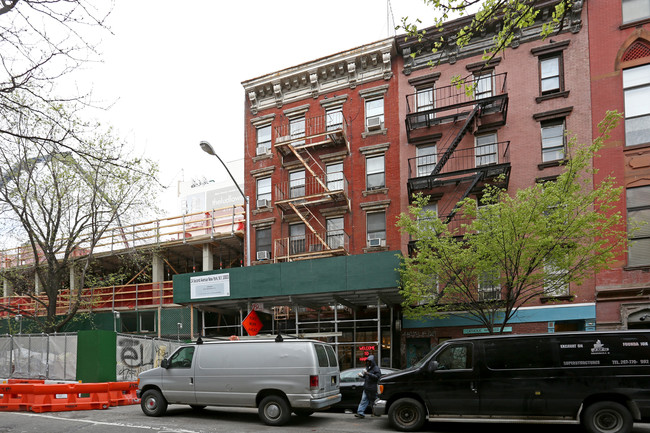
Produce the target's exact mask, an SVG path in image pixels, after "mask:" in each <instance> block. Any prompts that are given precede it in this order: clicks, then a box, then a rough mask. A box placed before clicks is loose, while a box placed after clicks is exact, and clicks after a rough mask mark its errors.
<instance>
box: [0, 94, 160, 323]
mask: <svg viewBox="0 0 650 433" xmlns="http://www.w3.org/2000/svg"><path fill="white" fill-rule="evenodd" d="M23 103H24V104H26V105H29V106H30V107H32V109H31V110H29V111H26V112H24V113H20V114H17V115H15V116H13V117H9V118H6V119H5V120H8V122H7V123H9V124H10V126H11V129H12V130H14V131H19V132H20V136H16V137H15V140H14V143H13V145H12V146H7V147H2V146H0V218H1V220H0V221H1V222H2V225H1V226H0V228H1V229H2V232H3V233H2V234H3V237H4V238H5V239H8V238H11V239H14V240H16V241H17V242H20V244H21V245H22V246H21V247H19V248H18V249H14V250H12V251H14V253H13V254H7V255H6V256H5V260H6V261H5V263H4V265H5V266H4V267H3V270H2V277H3V278H4V279H6V280H8V281H9V282H10V284H12V286H13V287H14V290H15V292H16V294H19V295H24V296H30V297H32V298H33V300H34V302H36V303H37V304H39V305H41V307H42V309H44V310H45V311H46V314H45V315H32V316H31V317H24V318H23V320H25V319H29V320H31V321H33V322H34V324H35V326H37V327H38V329H39V330H41V331H44V332H54V331H59V330H61V329H62V327H63V326H65V324H66V323H68V322H69V321H70V320H71V319H72V318H73V317H74V316H75V314H76V313H77V311H78V309H79V307H80V306H81V305H82V304H83V302H84V299H83V298H82V291H81V290H75V291H70V294H69V295H67V298H65V300H67V301H69V305H70V307H69V309H67V310H66V312H65V313H63V314H62V312H61V311H58V312H57V303H58V302H59V301H60V300H61V299H63V298H62V291H63V290H65V289H67V288H69V282H70V275H71V274H70V272H71V269H74V272H75V273H76V282H77V285H78V287H79V288H81V287H84V282H85V278H86V275H87V273H88V270H89V266H90V265H91V263H92V261H93V259H94V257H95V252H96V249H97V248H98V246H99V245H100V242H101V239H102V237H103V236H104V235H105V234H106V233H108V231H109V230H110V229H113V228H116V227H119V226H123V225H125V224H127V223H131V222H134V221H141V220H142V219H143V216H144V215H146V216H147V217H150V216H151V214H152V213H155V206H154V203H155V197H156V193H157V181H156V178H157V165H156V164H155V163H153V162H152V161H149V160H147V159H142V158H137V157H134V156H133V154H132V153H131V149H129V148H128V147H127V146H126V145H125V144H124V143H123V142H121V141H120V140H119V139H118V138H116V137H114V136H113V135H112V133H111V131H110V130H108V131H103V130H102V128H101V127H100V126H99V125H94V124H88V123H85V122H82V121H81V120H80V119H79V118H78V116H77V115H76V113H75V112H74V107H73V108H72V110H70V107H69V106H67V105H58V106H53V105H51V104H50V103H48V102H45V101H42V100H39V99H38V98H30V99H26V100H24V102H23ZM51 111H56V113H51ZM40 113H45V114H46V115H44V116H41V115H40ZM53 117H55V118H57V119H58V120H57V121H51V119H52V118H53ZM61 119H65V126H64V127H62V126H61ZM65 130H72V131H74V132H75V134H74V136H66V134H65V132H64V131H65ZM42 137H60V139H61V140H63V142H64V144H66V146H60V145H59V140H55V141H50V140H44V139H41V138H42ZM77 138H81V139H77ZM36 279H37V280H38V281H39V282H40V284H41V289H42V293H43V294H44V295H45V298H43V297H42V296H37V294H36V293H35V287H34V281H35V280H36ZM30 280H31V281H30ZM4 308H6V309H8V310H9V312H10V313H12V314H16V313H17V311H14V308H15V307H11V306H5V307H4ZM23 316H24V314H23Z"/></svg>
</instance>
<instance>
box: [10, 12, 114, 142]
mask: <svg viewBox="0 0 650 433" xmlns="http://www.w3.org/2000/svg"><path fill="white" fill-rule="evenodd" d="M111 10H112V2H110V1H100V2H91V1H87V0H0V147H3V148H7V147H10V146H12V145H14V143H15V140H16V139H27V140H32V141H39V142H42V143H50V144H56V145H58V146H59V147H60V148H61V149H64V148H67V149H68V150H70V151H73V152H74V151H79V150H77V146H76V143H75V142H74V141H75V140H72V138H75V139H76V141H78V140H79V139H80V137H79V136H78V135H77V132H76V131H75V129H74V128H72V127H71V126H73V125H70V124H69V123H67V119H66V118H64V117H61V116H60V112H59V111H57V110H50V109H49V108H56V107H57V106H58V105H60V104H61V103H66V104H69V103H70V102H71V101H76V102H83V103H87V100H86V99H85V97H86V96H87V95H83V94H73V95H65V96H61V95H59V94H58V93H59V91H60V88H57V86H58V84H59V83H61V82H62V81H63V80H62V79H63V78H64V77H65V76H66V75H68V74H69V73H70V72H72V71H74V70H75V69H77V68H78V67H79V66H80V65H82V64H83V63H84V62H88V61H96V60H98V58H99V54H98V52H97V46H98V43H99V40H100V38H101V36H102V35H103V34H104V33H108V32H109V30H108V27H107V25H106V19H107V17H108V15H109V13H110V11H111ZM98 30H99V31H98ZM33 100H37V101H38V102H39V104H38V105H37V106H35V105H31V104H26V101H33ZM26 112H33V114H34V115H35V116H40V117H41V118H42V119H47V121H48V122H49V123H50V124H56V125H57V126H58V128H57V131H56V132H57V135H48V136H38V135H37V134H36V133H35V131H31V130H16V129H15V122H14V120H15V119H16V118H18V117H20V115H21V114H24V113H26Z"/></svg>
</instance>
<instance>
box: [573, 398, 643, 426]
mask: <svg viewBox="0 0 650 433" xmlns="http://www.w3.org/2000/svg"><path fill="white" fill-rule="evenodd" d="M582 423H583V425H584V428H585V430H587V431H588V432H589V433H629V432H631V431H632V425H633V420H632V415H631V414H630V411H629V410H627V408H626V407H625V406H623V405H622V404H620V403H615V402H613V401H599V402H597V403H594V404H591V405H589V406H588V407H587V409H586V410H585V414H584V417H583V419H582Z"/></svg>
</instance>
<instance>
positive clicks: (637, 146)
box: [623, 142, 650, 152]
mask: <svg viewBox="0 0 650 433" xmlns="http://www.w3.org/2000/svg"><path fill="white" fill-rule="evenodd" d="M648 148H650V142H648V143H641V144H635V145H632V146H625V147H624V148H623V152H627V151H628V150H632V151H633V150H640V149H648Z"/></svg>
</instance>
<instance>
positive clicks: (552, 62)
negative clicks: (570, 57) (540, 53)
mask: <svg viewBox="0 0 650 433" xmlns="http://www.w3.org/2000/svg"><path fill="white" fill-rule="evenodd" d="M562 90H564V77H563V64H562V53H556V54H553V55H548V56H545V57H540V58H539V93H540V95H548V94H551V93H556V92H561V91H562Z"/></svg>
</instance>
